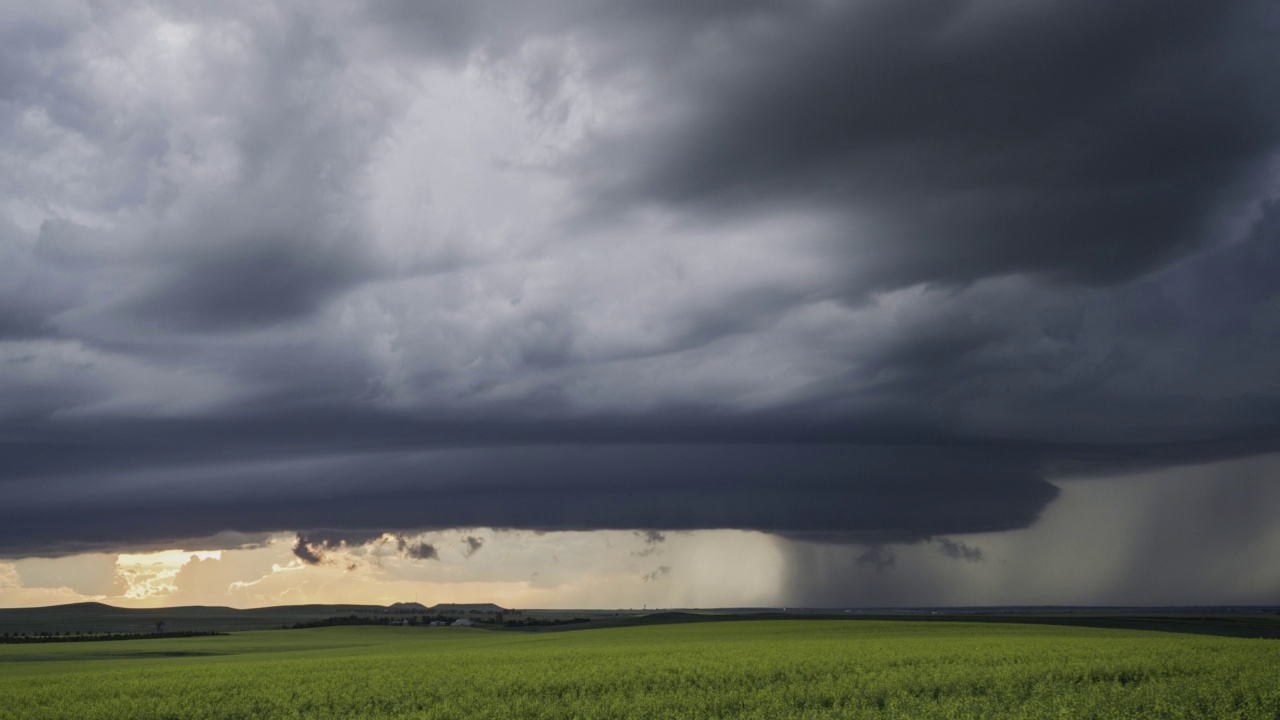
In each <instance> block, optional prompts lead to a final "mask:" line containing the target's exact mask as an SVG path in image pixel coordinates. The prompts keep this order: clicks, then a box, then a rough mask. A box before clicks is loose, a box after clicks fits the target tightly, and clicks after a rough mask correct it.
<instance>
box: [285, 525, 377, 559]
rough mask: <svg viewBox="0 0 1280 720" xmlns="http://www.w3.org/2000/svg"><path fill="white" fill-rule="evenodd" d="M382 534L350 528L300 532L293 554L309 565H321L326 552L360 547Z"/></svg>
mask: <svg viewBox="0 0 1280 720" xmlns="http://www.w3.org/2000/svg"><path fill="white" fill-rule="evenodd" d="M381 536H382V533H381V532H359V531H349V530H311V531H308V532H306V533H298V534H297V537H296V539H295V541H294V543H293V554H294V556H295V557H297V558H298V559H299V560H301V561H302V562H304V563H306V564H308V565H321V564H324V562H325V554H326V553H328V552H330V551H332V550H337V549H339V548H342V547H359V546H360V545H366V544H368V543H370V542H373V541H374V540H377V539H378V538H379V537H381Z"/></svg>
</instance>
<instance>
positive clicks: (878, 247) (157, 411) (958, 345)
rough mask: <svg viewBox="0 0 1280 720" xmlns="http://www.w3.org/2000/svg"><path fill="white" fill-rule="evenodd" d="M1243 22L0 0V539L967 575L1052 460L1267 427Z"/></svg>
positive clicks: (1270, 432) (754, 2) (1255, 90)
mask: <svg viewBox="0 0 1280 720" xmlns="http://www.w3.org/2000/svg"><path fill="white" fill-rule="evenodd" d="M1278 31H1280V12H1277V9H1276V7H1275V5H1274V3H1271V2H1265V1H1264V0H1231V1H1227V2H1212V3H1206V2H1192V1H1190V0H1176V1H1174V2H1168V1H1165V2H1155V1H1154V0H1122V1H1115V0H1111V1H1108V2H1102V1H1101V0H1084V1H1079V0H1077V1H1075V2H1065V1H1061V0H1046V1H1044V2H1036V3H1010V2H1004V1H1003V0H937V1H931V2H924V3H901V2H895V1H893V0H856V1H850V2H819V1H817V0H801V1H799V2H791V1H789V2H774V1H772V0H735V1H733V2H727V3H686V4H680V3H647V2H632V1H630V0H627V1H625V2H620V3H610V4H605V5H600V4H595V3H585V2H580V1H579V0H534V1H533V2H528V3H522V4H521V5H520V7H518V8H511V7H507V6H505V5H503V6H501V7H498V6H495V5H493V4H492V3H490V2H487V1H483V0H482V1H480V2H470V3H450V2H443V3H413V2H389V3H346V2H316V3H307V4H302V5H298V4H289V3H274V2H252V3H251V2H236V1H233V2H226V3H218V4H217V5H216V6H210V7H201V8H198V9H197V8H183V7H177V6H170V5H155V4H150V3H146V2H130V1H126V2H121V3H116V4H113V5H112V6H111V7H110V8H97V7H96V6H93V7H91V5H90V4H89V3H88V2H77V1H76V0H65V1H62V2H54V3H39V4H32V3H26V4H22V3H19V4H13V6H12V7H6V8H5V9H3V10H0V68H3V70H0V177H3V178H4V179H5V180H4V182H3V183H0V397H3V398H4V401H3V403H0V498H3V502H0V557H9V558H20V557H33V556H45V557H52V556H65V555H74V554H77V553H83V552H119V551H137V550H141V549H148V548H151V549H162V548H173V547H201V548H209V549H215V548H224V547H227V548H229V547H242V546H244V545H245V544H252V543H253V542H254V541H253V540H252V538H255V537H256V538H260V537H263V536H265V534H267V533H272V532H279V531H286V532H293V533H297V535H296V542H295V544H294V545H293V550H292V552H293V556H294V557H295V558H296V559H297V560H298V561H300V562H302V563H304V564H309V565H317V566H318V565H320V564H323V563H325V562H326V555H327V554H331V553H334V552H335V551H339V550H345V549H350V548H358V547H362V546H368V545H370V543H373V542H374V540H376V539H378V538H384V537H386V538H397V537H399V538H419V537H420V533H421V532H423V531H428V530H443V529H451V528H481V527H483V528H516V529H529V530H538V531H578V530H599V529H619V530H638V531H641V532H650V533H651V534H650V535H647V536H646V537H647V538H648V539H649V540H650V542H649V543H648V545H647V547H656V543H658V542H661V540H662V538H663V537H664V536H663V535H661V534H660V533H661V532H662V531H674V530H697V529H716V528H724V529H740V530H754V531H763V532H767V533H771V534H774V535H777V536H779V537H782V538H786V539H787V541H817V542H820V543H826V544H835V545H839V544H842V543H858V544H860V545H861V547H862V549H861V550H858V551H857V552H855V553H854V554H852V555H851V556H850V558H851V559H850V560H849V562H852V563H854V567H855V568H857V567H862V568H875V569H880V570H881V572H880V573H879V574H880V575H885V576H887V575H889V574H890V573H891V572H893V570H894V567H895V563H896V562H897V561H896V560H895V558H897V557H899V556H898V555H897V554H895V553H896V552H897V551H895V550H894V549H893V548H892V547H891V546H892V545H893V544H895V543H897V544H905V545H909V546H911V547H912V548H913V550H912V552H916V551H923V550H924V549H926V548H932V550H931V551H932V552H933V554H934V555H937V556H939V557H940V558H944V559H950V560H962V561H966V560H967V561H970V563H965V564H972V565H973V566H975V567H977V566H980V565H987V564H990V563H981V562H979V561H981V560H984V559H985V556H984V550H983V549H981V548H980V547H978V546H971V545H967V544H965V541H964V540H962V539H955V538H953V537H952V536H958V535H963V534H973V533H992V532H1001V531H1011V530H1016V529H1019V528H1026V527H1028V526H1031V525H1033V524H1034V523H1035V522H1036V521H1037V519H1038V518H1040V517H1041V516H1042V515H1043V514H1044V513H1045V512H1046V510H1047V508H1050V507H1052V505H1053V503H1054V502H1055V498H1057V497H1058V496H1059V494H1060V490H1059V487H1058V486H1057V485H1055V484H1054V482H1051V481H1057V480H1059V479H1061V478H1064V477H1077V476H1098V475H1106V474H1115V473H1119V472H1122V471H1124V472H1128V471H1154V470H1159V469H1173V468H1177V467H1180V466H1185V465H1188V464H1190V463H1199V462H1208V461H1217V460H1225V459H1231V458H1241V457H1249V456H1254V455H1259V454H1262V453H1266V452H1274V451H1276V450H1277V449H1280V447H1278V446H1280V374H1277V373H1276V372H1275V368H1276V367H1280V283H1277V282H1276V278H1277V277H1280V84H1277V83H1276V82H1275V78H1276V77H1277V75H1278V74H1280V43H1277V42H1276V41H1275V39H1276V34H1277V32H1278ZM1240 507H1242V506H1240V505H1237V504H1234V503H1224V504H1214V503H1205V504H1204V505H1203V506H1202V507H1201V508H1200V510H1199V511H1200V512H1203V513H1205V514H1206V516H1209V517H1212V518H1213V519H1214V521H1216V522H1221V523H1230V522H1232V519H1233V517H1234V516H1233V513H1237V512H1239V511H1240ZM464 532H465V531H464ZM452 537H453V538H455V540H454V541H449V542H451V543H453V542H455V541H456V538H457V535H454V536H452ZM482 541H483V539H482V538H480V537H478V536H464V540H463V543H464V545H463V546H462V547H463V549H462V550H461V551H460V552H462V553H464V554H465V555H466V556H468V557H470V556H472V555H475V554H476V552H477V551H478V550H480V548H481V544H482ZM396 542H397V541H394V540H386V541H385V544H391V545H394V544H396ZM413 542H414V543H417V544H410V540H403V541H400V544H399V546H398V549H397V552H400V553H403V554H404V555H406V556H408V557H410V558H417V559H439V557H440V554H441V552H444V553H446V554H448V553H453V552H459V551H457V550H455V546H454V545H441V544H439V543H434V544H433V543H428V542H426V541H424V540H418V539H415V540H413ZM486 547H487V546H486ZM636 552H637V553H643V552H645V551H644V550H637V551H636ZM859 553H860V554H859ZM490 554H491V553H490V551H489V550H486V552H485V553H484V554H483V555H481V556H480V557H481V558H483V557H487V556H489V555H490ZM207 562H212V561H207ZM476 562H478V560H477V561H476ZM664 567H667V566H659V570H661V569H662V568H664ZM192 572H194V571H192ZM645 572H646V573H648V575H646V577H649V576H652V578H651V579H658V578H659V577H662V576H663V575H664V574H665V572H666V571H663V572H662V573H658V570H654V569H652V568H649V569H647V570H645ZM654 573H658V574H656V575H655V574H654ZM822 592H825V591H822ZM833 592H834V591H833ZM818 596H821V597H825V595H822V593H818V594H817V595H815V597H818Z"/></svg>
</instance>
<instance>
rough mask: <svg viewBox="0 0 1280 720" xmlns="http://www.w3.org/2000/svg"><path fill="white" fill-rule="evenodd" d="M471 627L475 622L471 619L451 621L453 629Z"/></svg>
mask: <svg viewBox="0 0 1280 720" xmlns="http://www.w3.org/2000/svg"><path fill="white" fill-rule="evenodd" d="M472 625H475V622H473V621H472V620H471V618H460V619H458V620H454V621H453V626H454V627H471V626H472Z"/></svg>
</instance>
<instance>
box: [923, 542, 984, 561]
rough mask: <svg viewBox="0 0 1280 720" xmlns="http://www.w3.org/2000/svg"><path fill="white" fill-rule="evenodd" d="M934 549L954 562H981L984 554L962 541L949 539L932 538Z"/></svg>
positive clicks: (979, 549)
mask: <svg viewBox="0 0 1280 720" xmlns="http://www.w3.org/2000/svg"><path fill="white" fill-rule="evenodd" d="M931 542H932V544H933V546H934V547H936V548H938V552H940V553H942V554H943V555H946V556H947V557H949V558H952V559H954V560H964V561H965V562H982V561H983V560H984V559H986V557H985V553H983V552H982V548H980V547H972V546H970V545H968V544H966V543H965V542H964V541H963V540H952V539H951V538H933V539H932V540H931Z"/></svg>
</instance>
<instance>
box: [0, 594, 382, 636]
mask: <svg viewBox="0 0 1280 720" xmlns="http://www.w3.org/2000/svg"><path fill="white" fill-rule="evenodd" d="M386 611H387V609H386V608H385V607H382V606H380V605H284V606H277V607H266V608H252V609H249V610H237V609H235V608H229V607H205V606H199V605H189V606H185V607H172V608H148V609H134V608H120V607H115V606H112V605H104V604H103V603H97V602H84V603H73V604H70V605H54V606H51V607H37V608H8V609H0V634H4V633H6V632H8V633H15V634H16V633H26V634H35V633H39V632H51V633H59V634H61V633H66V632H76V633H107V632H112V633H146V632H153V631H154V630H155V624H156V622H158V621H160V620H163V621H164V624H165V630H167V631H169V632H210V631H216V632H235V631H237V630H273V629H277V628H280V627H284V626H291V625H293V624H295V623H299V622H310V621H316V620H324V619H325V618H330V617H335V616H340V615H351V614H360V615H369V614H377V613H385V612H386Z"/></svg>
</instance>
